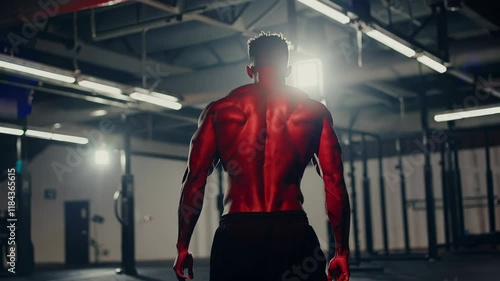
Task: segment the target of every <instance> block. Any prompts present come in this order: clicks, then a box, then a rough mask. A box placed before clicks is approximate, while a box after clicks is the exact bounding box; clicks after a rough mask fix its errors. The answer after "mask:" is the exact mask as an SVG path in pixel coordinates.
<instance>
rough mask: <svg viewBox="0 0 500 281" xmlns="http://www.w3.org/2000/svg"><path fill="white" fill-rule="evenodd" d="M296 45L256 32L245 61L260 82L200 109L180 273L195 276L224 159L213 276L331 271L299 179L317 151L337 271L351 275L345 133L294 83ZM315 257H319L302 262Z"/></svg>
mask: <svg viewBox="0 0 500 281" xmlns="http://www.w3.org/2000/svg"><path fill="white" fill-rule="evenodd" d="M288 47H289V46H288V43H287V42H286V40H285V39H284V38H283V37H282V36H280V35H272V34H262V35H260V36H258V37H256V38H254V39H251V40H250V41H249V58H250V62H251V63H250V65H248V66H247V67H246V71H247V74H248V76H249V77H250V78H252V79H253V80H254V83H253V84H249V85H245V86H242V87H239V88H237V89H235V90H233V91H232V92H231V93H230V94H229V95H227V96H226V97H224V98H222V99H220V100H217V101H215V102H212V103H211V104H209V105H208V106H207V107H206V108H205V109H204V110H203V112H202V114H201V116H200V120H199V124H198V129H197V130H196V133H195V134H194V135H193V138H192V139H191V145H190V151H189V159H188V164H187V168H186V171H185V173H184V177H183V180H182V192H181V198H180V201H179V233H178V239H177V245H176V247H177V251H178V254H177V259H176V261H175V262H174V267H173V269H174V271H175V273H176V275H177V278H178V280H185V279H186V278H188V276H189V277H190V278H192V277H193V256H192V254H191V253H190V252H189V250H188V249H189V243H190V241H191V236H192V234H193V231H194V228H195V225H196V223H197V221H198V219H199V217H200V213H201V210H202V207H203V202H204V194H205V187H206V183H207V177H208V176H209V175H210V173H211V172H212V171H213V169H214V167H215V165H217V164H218V163H219V162H220V163H221V164H222V166H223V167H224V169H225V170H226V171H227V172H228V174H229V187H228V189H227V190H226V192H225V194H224V196H225V198H224V215H223V216H222V217H221V219H220V221H219V227H218V228H217V231H216V233H215V236H214V240H213V244H212V252H211V255H210V280H211V281H229V280H231V281H232V280H241V281H246V280H249V281H250V280H252V281H253V280H296V279H295V278H299V280H304V281H326V280H327V275H326V274H325V273H326V272H325V268H326V267H327V266H326V258H325V256H324V254H323V252H322V251H321V248H320V244H319V241H318V238H317V236H316V234H315V232H314V230H313V229H312V227H311V226H310V225H309V223H308V219H307V215H306V213H305V211H304V210H303V208H302V203H303V202H304V197H303V195H302V192H301V190H300V182H301V179H302V176H303V174H304V170H305V168H306V167H307V165H308V164H309V163H310V162H311V160H313V163H314V164H315V166H316V170H317V172H318V174H319V175H320V176H321V177H322V178H323V182H324V188H325V202H326V209H327V215H328V219H329V220H330V222H331V226H332V229H333V232H334V238H335V246H336V249H335V257H334V258H333V259H332V260H330V262H329V263H328V267H327V268H328V270H327V273H328V279H330V280H331V278H332V277H336V278H337V280H339V281H347V280H349V265H348V260H349V220H350V218H349V216H350V206H349V197H348V195H347V190H346V188H345V182H344V177H343V167H342V159H341V155H340V154H341V152H340V145H339V141H338V139H337V136H336V134H335V131H334V129H333V120H332V116H331V114H330V112H329V111H328V109H327V108H326V107H325V106H324V105H323V104H321V103H320V102H318V101H315V100H313V99H310V98H309V97H308V95H307V94H306V93H304V92H303V91H301V90H299V89H296V88H293V87H290V86H287V85H286V84H285V77H286V76H288V75H289V74H290V70H291V68H290V67H288V66H287V64H288ZM311 257H314V258H315V260H316V262H317V266H316V267H315V268H314V270H306V271H307V272H303V271H302V270H301V268H300V267H301V265H302V263H303V262H304V260H306V259H310V258H311ZM185 269H187V270H188V276H186V275H184V270H185Z"/></svg>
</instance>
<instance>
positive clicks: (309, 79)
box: [295, 59, 322, 88]
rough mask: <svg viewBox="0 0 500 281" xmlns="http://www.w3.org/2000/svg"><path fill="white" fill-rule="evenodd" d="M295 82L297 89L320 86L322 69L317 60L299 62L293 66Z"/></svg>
mask: <svg viewBox="0 0 500 281" xmlns="http://www.w3.org/2000/svg"><path fill="white" fill-rule="evenodd" d="M295 73H296V74H295V81H296V85H297V87H299V88H310V87H318V86H321V85H320V84H321V83H322V67H321V61H320V60H319V59H311V60H305V61H300V62H297V63H296V64H295Z"/></svg>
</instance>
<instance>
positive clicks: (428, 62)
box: [417, 55, 448, 73]
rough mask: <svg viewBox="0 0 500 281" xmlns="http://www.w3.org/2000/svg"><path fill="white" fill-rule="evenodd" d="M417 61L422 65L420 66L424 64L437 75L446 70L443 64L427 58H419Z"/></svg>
mask: <svg viewBox="0 0 500 281" xmlns="http://www.w3.org/2000/svg"><path fill="white" fill-rule="evenodd" d="M417 60H418V61H419V62H420V63H422V64H425V65H427V66H428V67H430V68H432V69H434V70H435V71H437V72H439V73H445V72H446V71H447V70H448V68H446V66H444V65H443V64H441V63H439V62H437V61H435V60H433V59H431V58H430V57H428V56H425V55H423V56H420V57H418V58H417Z"/></svg>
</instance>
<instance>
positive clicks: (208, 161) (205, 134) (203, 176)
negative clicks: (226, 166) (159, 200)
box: [174, 104, 217, 280]
mask: <svg viewBox="0 0 500 281" xmlns="http://www.w3.org/2000/svg"><path fill="white" fill-rule="evenodd" d="M213 114H214V113H213V111H212V108H211V104H209V105H208V106H207V107H206V108H205V109H204V110H203V112H202V113H201V116H200V120H199V123H198V130H197V131H196V132H195V134H194V135H193V138H192V139H191V145H190V150H189V158H188V165H187V168H186V171H185V173H184V177H183V180H182V192H181V198H180V202H179V211H178V216H179V232H178V239H177V245H176V246H177V251H178V255H177V259H176V261H175V264H174V270H175V273H176V275H177V278H178V279H179V280H184V279H186V278H187V277H186V276H185V275H184V269H188V273H189V277H190V278H191V279H192V278H193V269H192V266H193V265H192V260H193V258H192V255H191V253H189V250H188V248H189V242H190V241H191V236H192V234H193V231H194V227H195V225H196V222H197V221H198V218H199V217H200V214H201V210H202V207H203V199H204V195H205V185H206V183H207V177H208V176H209V175H210V174H211V173H212V171H213V169H214V166H215V164H216V161H217V156H216V154H217V152H216V151H217V149H216V144H215V132H214V123H213Z"/></svg>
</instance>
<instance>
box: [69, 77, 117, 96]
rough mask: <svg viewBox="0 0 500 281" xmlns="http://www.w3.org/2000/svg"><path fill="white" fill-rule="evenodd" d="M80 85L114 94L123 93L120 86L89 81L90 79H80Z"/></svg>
mask: <svg viewBox="0 0 500 281" xmlns="http://www.w3.org/2000/svg"><path fill="white" fill-rule="evenodd" d="M78 85H80V86H82V87H85V88H89V89H92V90H96V91H98V92H104V93H108V94H113V95H121V94H122V89H120V88H117V87H113V86H108V85H104V84H101V83H97V82H92V81H88V80H82V81H78Z"/></svg>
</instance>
